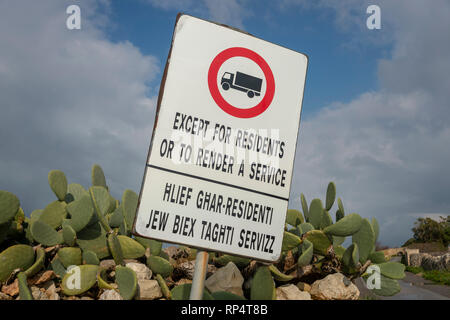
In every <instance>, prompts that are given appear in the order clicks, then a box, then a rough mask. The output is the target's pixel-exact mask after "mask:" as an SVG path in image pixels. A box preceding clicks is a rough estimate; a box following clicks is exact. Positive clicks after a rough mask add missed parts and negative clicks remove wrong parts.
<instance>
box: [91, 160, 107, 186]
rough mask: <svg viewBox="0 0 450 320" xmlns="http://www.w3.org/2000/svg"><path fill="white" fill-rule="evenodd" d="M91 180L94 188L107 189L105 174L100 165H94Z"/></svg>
mask: <svg viewBox="0 0 450 320" xmlns="http://www.w3.org/2000/svg"><path fill="white" fill-rule="evenodd" d="M91 180H92V185H93V186H99V187H104V188H107V186H106V178H105V174H104V173H103V169H102V168H101V167H100V166H99V165H98V164H94V165H93V166H92V172H91Z"/></svg>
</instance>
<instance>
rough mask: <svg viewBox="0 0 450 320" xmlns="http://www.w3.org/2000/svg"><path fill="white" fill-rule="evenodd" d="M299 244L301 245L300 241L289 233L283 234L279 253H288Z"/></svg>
mask: <svg viewBox="0 0 450 320" xmlns="http://www.w3.org/2000/svg"><path fill="white" fill-rule="evenodd" d="M300 243H302V239H300V237H298V236H296V235H295V234H293V233H291V232H286V231H285V232H284V235H283V244H282V245H281V251H289V250H292V249H294V248H296V247H297V246H298V245H299V244H300Z"/></svg>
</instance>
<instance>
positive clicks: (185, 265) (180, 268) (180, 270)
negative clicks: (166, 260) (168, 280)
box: [174, 260, 217, 280]
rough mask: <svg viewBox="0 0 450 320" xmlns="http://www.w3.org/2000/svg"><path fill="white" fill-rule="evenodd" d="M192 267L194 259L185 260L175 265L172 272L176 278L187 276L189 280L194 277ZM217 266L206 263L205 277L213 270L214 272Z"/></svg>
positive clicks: (193, 266) (193, 267)
mask: <svg viewBox="0 0 450 320" xmlns="http://www.w3.org/2000/svg"><path fill="white" fill-rule="evenodd" d="M194 269H195V260H191V261H185V262H182V263H180V264H179V265H177V266H176V267H175V270H174V274H175V277H176V278H187V279H189V280H192V278H193V277H194ZM216 270H217V268H216V267H215V266H214V265H212V264H208V267H207V269H206V277H209V276H210V275H212V274H213V273H214V272H216Z"/></svg>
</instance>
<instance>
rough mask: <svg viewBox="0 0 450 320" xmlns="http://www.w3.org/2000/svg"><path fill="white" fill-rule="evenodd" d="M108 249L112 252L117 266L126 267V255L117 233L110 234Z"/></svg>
mask: <svg viewBox="0 0 450 320" xmlns="http://www.w3.org/2000/svg"><path fill="white" fill-rule="evenodd" d="M108 247H109V251H111V254H112V256H113V258H114V262H115V263H116V265H124V262H123V258H124V255H123V251H122V246H121V244H120V242H119V239H118V238H117V235H116V234H115V233H110V234H109V235H108Z"/></svg>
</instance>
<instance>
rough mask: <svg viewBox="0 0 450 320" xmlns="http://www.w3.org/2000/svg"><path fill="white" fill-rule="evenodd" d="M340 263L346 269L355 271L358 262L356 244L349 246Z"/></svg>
mask: <svg viewBox="0 0 450 320" xmlns="http://www.w3.org/2000/svg"><path fill="white" fill-rule="evenodd" d="M342 262H343V263H344V265H345V266H346V267H347V268H350V269H355V268H356V266H357V265H358V262H359V250H358V245H357V244H356V243H353V244H351V245H350V246H349V247H348V248H347V250H345V252H344V254H343V255H342Z"/></svg>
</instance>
